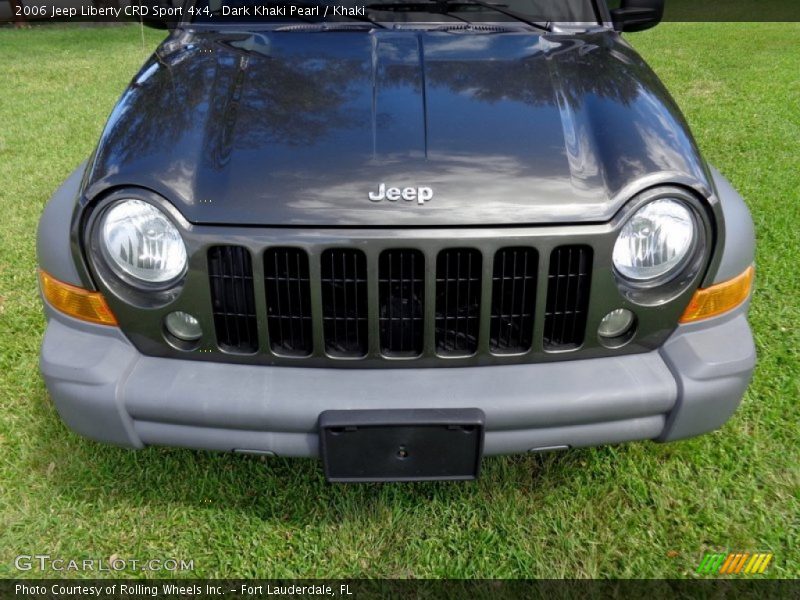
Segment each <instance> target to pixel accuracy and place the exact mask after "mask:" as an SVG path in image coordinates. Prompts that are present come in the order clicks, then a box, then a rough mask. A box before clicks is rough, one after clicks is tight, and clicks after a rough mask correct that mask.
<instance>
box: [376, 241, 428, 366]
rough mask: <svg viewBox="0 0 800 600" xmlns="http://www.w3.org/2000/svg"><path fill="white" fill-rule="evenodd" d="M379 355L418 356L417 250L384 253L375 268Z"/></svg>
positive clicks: (421, 302) (420, 286)
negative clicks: (379, 342)
mask: <svg viewBox="0 0 800 600" xmlns="http://www.w3.org/2000/svg"><path fill="white" fill-rule="evenodd" d="M378 288H379V307H378V323H379V324H380V339H381V353H383V354H384V355H386V356H398V357H402V356H405V357H410V356H419V355H420V353H422V341H423V337H424V333H425V331H424V323H423V319H424V307H425V297H424V295H425V256H424V255H423V254H422V252H420V251H419V250H384V251H383V252H381V256H380V260H379V266H378Z"/></svg>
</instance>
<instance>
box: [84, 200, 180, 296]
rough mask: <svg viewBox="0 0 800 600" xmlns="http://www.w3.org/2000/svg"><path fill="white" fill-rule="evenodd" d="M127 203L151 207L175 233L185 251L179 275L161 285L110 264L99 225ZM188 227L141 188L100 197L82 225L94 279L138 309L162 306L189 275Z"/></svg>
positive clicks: (163, 202)
mask: <svg viewBox="0 0 800 600" xmlns="http://www.w3.org/2000/svg"><path fill="white" fill-rule="evenodd" d="M128 200H137V201H140V202H145V203H147V204H150V205H152V206H153V207H154V208H155V209H156V210H158V211H159V212H160V213H161V214H162V215H163V216H164V217H165V218H166V219H167V220H168V221H169V222H170V223H171V225H172V226H173V227H175V229H176V230H177V231H178V234H179V235H180V238H181V241H182V242H183V244H184V249H185V251H186V260H185V264H184V266H183V269H182V270H181V272H180V274H179V275H177V276H175V277H173V278H172V279H170V280H168V281H164V282H149V281H146V280H143V279H139V278H137V277H134V276H132V275H131V274H129V273H126V272H124V271H123V270H122V269H121V268H119V267H117V266H115V265H114V264H113V262H114V261H113V259H112V257H110V256H109V255H108V249H107V248H106V246H105V242H104V241H103V240H102V235H103V231H102V230H103V224H104V222H105V218H106V216H107V215H108V212H109V211H110V210H111V209H113V208H114V207H115V206H118V205H119V204H121V203H123V202H125V201H128ZM190 227H191V226H190V224H189V223H188V222H187V221H186V220H185V219H184V218H183V216H182V215H181V214H180V213H179V212H178V210H177V209H176V208H175V207H174V206H173V205H172V204H171V203H170V202H169V201H168V200H166V199H165V198H162V197H161V196H159V195H158V194H156V193H154V192H151V191H149V190H146V189H142V188H135V187H127V188H120V189H118V190H115V191H113V192H111V193H110V194H108V195H106V196H104V197H103V198H102V199H101V200H100V201H98V202H97V203H96V204H95V205H93V206H92V207H91V208H90V210H89V211H87V213H86V215H85V220H84V223H83V241H84V247H85V249H86V256H87V258H88V262H89V265H90V267H91V270H92V271H93V272H94V274H95V276H96V277H98V278H99V279H100V280H101V281H102V282H103V284H104V285H105V287H107V288H108V289H109V290H111V291H112V292H113V294H114V295H115V296H117V297H119V298H120V299H122V300H124V301H125V302H126V303H128V304H131V305H133V306H135V307H139V308H156V307H160V306H164V305H166V304H169V303H170V302H172V301H173V300H174V299H175V298H176V297H177V296H178V295H179V294H180V292H181V290H182V289H183V286H184V284H185V283H186V280H187V276H188V274H189V270H190V262H191V254H192V250H191V248H190V247H189V244H188V243H187V239H186V235H185V234H186V232H187V231H188V230H189V229H190Z"/></svg>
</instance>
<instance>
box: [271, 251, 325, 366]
mask: <svg viewBox="0 0 800 600" xmlns="http://www.w3.org/2000/svg"><path fill="white" fill-rule="evenodd" d="M310 281H311V278H310V276H309V268H308V254H306V252H305V250H301V249H299V248H270V249H269V250H267V251H266V252H265V253H264V285H265V291H266V295H267V328H268V330H269V343H270V348H272V351H273V352H275V353H276V354H283V355H285V356H300V357H302V356H309V355H310V354H311V352H312V351H313V349H314V338H313V333H312V327H311V286H310Z"/></svg>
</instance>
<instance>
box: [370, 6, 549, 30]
mask: <svg viewBox="0 0 800 600" xmlns="http://www.w3.org/2000/svg"><path fill="white" fill-rule="evenodd" d="M474 6H482V7H483V8H487V9H489V10H493V11H495V12H499V13H501V14H504V15H506V16H507V17H511V18H512V19H515V20H517V21H519V22H520V23H525V24H526V25H530V26H531V27H535V28H536V29H541V30H542V31H550V22H549V21H548V22H546V23H539V22H537V21H532V20H531V19H530V18H529V17H527V16H526V15H523V14H522V13H518V12H517V11H514V10H510V9H508V8H506V7H507V5H505V4H493V3H491V2H486V1H485V0H458V1H455V0H430V1H422V2H380V3H377V4H367V10H388V11H400V12H432V13H436V14H441V15H451V16H455V15H453V14H452V13H455V12H459V11H462V10H470V7H474ZM456 18H459V17H456ZM460 20H462V21H463V20H464V19H460Z"/></svg>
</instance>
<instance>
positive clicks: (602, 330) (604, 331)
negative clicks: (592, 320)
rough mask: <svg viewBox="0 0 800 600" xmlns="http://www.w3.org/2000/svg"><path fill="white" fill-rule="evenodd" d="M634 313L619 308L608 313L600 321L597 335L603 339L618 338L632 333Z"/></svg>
mask: <svg viewBox="0 0 800 600" xmlns="http://www.w3.org/2000/svg"><path fill="white" fill-rule="evenodd" d="M633 320H634V317H633V313H632V312H631V311H629V310H628V309H627V308H618V309H616V310H612V311H611V312H610V313H608V314H607V315H606V316H605V317H603V320H602V321H600V327H598V328H597V335H599V336H600V337H601V338H618V337H620V336H623V335H625V334H626V333H628V331H630V329H631V327H632V326H633Z"/></svg>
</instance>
